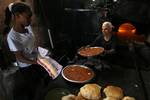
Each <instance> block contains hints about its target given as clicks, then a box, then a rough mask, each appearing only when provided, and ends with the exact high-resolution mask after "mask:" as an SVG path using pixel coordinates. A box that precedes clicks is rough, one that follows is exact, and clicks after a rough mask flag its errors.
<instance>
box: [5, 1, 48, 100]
mask: <svg viewBox="0 0 150 100" xmlns="http://www.w3.org/2000/svg"><path fill="white" fill-rule="evenodd" d="M5 15H6V20H5V23H6V24H7V26H8V27H7V28H6V29H5V32H9V33H8V36H7V42H8V46H9V48H10V51H11V52H13V53H14V55H15V57H16V60H17V62H18V65H19V70H18V72H19V73H20V74H19V75H21V76H22V78H23V79H22V81H24V82H23V84H19V83H15V84H17V86H16V87H15V92H14V100H19V98H20V97H21V98H26V99H27V100H31V99H33V98H32V97H33V95H34V94H35V88H37V87H35V86H36V85H37V83H40V81H41V79H42V78H44V75H45V76H46V74H47V72H46V71H45V70H44V69H43V68H42V67H41V66H39V65H38V64H37V61H36V53H35V52H34V51H35V47H34V43H35V37H34V34H33V32H32V29H31V26H30V23H31V16H32V11H31V9H30V7H29V6H28V5H26V4H24V3H21V2H15V3H11V4H10V5H9V6H8V7H7V8H6V14H5ZM10 21H12V28H11V29H10V28H9V25H10ZM9 29H10V31H9ZM17 75H18V74H17ZM47 76H48V75H47ZM48 78H49V77H48ZM48 80H49V79H48ZM16 82H17V81H16ZM18 84H19V85H21V86H19V85H18ZM16 89H17V90H16ZM18 91H20V93H19V94H18V93H17V92H18ZM19 96H20V97H19Z"/></svg>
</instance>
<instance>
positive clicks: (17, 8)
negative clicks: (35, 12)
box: [3, 2, 32, 34]
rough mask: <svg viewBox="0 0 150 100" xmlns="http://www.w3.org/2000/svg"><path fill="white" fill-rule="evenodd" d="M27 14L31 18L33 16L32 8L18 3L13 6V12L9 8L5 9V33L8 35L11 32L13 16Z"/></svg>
mask: <svg viewBox="0 0 150 100" xmlns="http://www.w3.org/2000/svg"><path fill="white" fill-rule="evenodd" d="M24 12H25V13H27V14H28V15H29V16H32V11H31V9H30V7H29V6H28V5H26V4H24V3H21V2H16V3H14V4H13V5H12V7H11V11H10V9H9V7H7V8H6V9H5V20H4V24H5V26H4V31H3V33H4V34H6V33H8V32H9V31H10V22H11V18H12V15H14V16H15V15H16V14H21V13H24Z"/></svg>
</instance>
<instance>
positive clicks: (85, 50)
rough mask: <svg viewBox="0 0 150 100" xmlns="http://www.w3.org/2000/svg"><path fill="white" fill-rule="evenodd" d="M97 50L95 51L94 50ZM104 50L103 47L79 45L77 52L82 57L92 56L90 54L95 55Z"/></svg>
mask: <svg viewBox="0 0 150 100" xmlns="http://www.w3.org/2000/svg"><path fill="white" fill-rule="evenodd" d="M95 50H97V51H95ZM103 52H104V48H103V47H81V48H80V49H79V50H78V54H79V55H81V56H83V57H92V56H97V55H100V54H102V53H103Z"/></svg>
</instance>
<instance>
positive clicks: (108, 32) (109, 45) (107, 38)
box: [89, 21, 117, 62]
mask: <svg viewBox="0 0 150 100" xmlns="http://www.w3.org/2000/svg"><path fill="white" fill-rule="evenodd" d="M113 28H114V26H113V25H112V23H111V22H108V21H106V22H104V23H103V24H102V34H99V36H98V37H97V38H96V39H95V41H94V42H92V43H91V44H90V45H89V46H100V47H103V48H104V53H103V54H102V57H101V60H106V61H108V62H113V60H114V56H115V55H114V54H115V52H116V42H117V37H116V36H115V34H114V32H113Z"/></svg>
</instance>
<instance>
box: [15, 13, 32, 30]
mask: <svg viewBox="0 0 150 100" xmlns="http://www.w3.org/2000/svg"><path fill="white" fill-rule="evenodd" d="M16 21H17V23H18V24H20V25H22V26H24V27H25V26H28V25H30V24H31V15H30V14H28V13H21V14H18V17H17V19H16Z"/></svg>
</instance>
